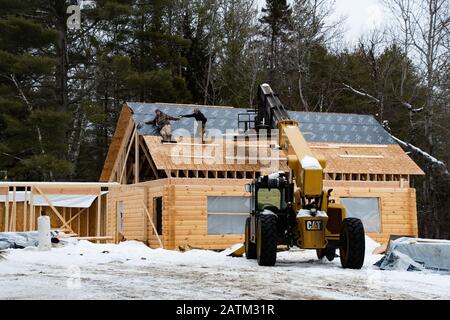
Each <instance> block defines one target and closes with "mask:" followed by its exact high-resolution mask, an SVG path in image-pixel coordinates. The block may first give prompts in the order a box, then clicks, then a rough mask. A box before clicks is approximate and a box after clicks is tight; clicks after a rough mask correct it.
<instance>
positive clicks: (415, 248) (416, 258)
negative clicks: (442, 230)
mask: <svg viewBox="0 0 450 320" xmlns="http://www.w3.org/2000/svg"><path fill="white" fill-rule="evenodd" d="M376 265H377V266H379V267H380V269H382V270H403V271H423V270H430V271H436V272H442V273H450V241H447V240H429V239H415V238H407V237H404V238H399V239H397V240H394V241H391V242H390V244H389V248H388V251H387V252H386V256H385V257H383V259H381V260H380V261H378V262H377V263H376Z"/></svg>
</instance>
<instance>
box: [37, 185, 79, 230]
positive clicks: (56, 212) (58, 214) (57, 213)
mask: <svg viewBox="0 0 450 320" xmlns="http://www.w3.org/2000/svg"><path fill="white" fill-rule="evenodd" d="M34 188H35V189H36V191H37V192H38V193H39V194H40V195H41V196H42V197H43V198H44V200H45V201H46V202H47V203H48V205H49V206H50V208H51V209H52V211H53V212H54V213H55V214H56V216H57V217H58V218H59V220H61V222H62V223H63V225H64V226H66V225H67V223H66V220H64V218H63V217H62V216H61V214H60V213H59V212H58V210H56V208H55V207H54V206H53V204H52V202H51V201H50V200H49V199H48V197H47V196H46V195H45V193H43V192H42V191H41V189H40V188H39V187H37V186H35V187H34ZM67 228H68V229H70V231H72V233H75V232H74V231H73V229H72V228H71V227H70V226H67Z"/></svg>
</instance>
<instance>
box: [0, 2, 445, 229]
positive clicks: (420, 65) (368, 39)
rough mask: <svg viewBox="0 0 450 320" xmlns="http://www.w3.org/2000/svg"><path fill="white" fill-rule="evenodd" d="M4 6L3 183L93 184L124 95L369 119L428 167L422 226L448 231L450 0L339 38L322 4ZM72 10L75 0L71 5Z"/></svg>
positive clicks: (0, 81)
mask: <svg viewBox="0 0 450 320" xmlns="http://www.w3.org/2000/svg"><path fill="white" fill-rule="evenodd" d="M72 2H73V1H61V0H50V1H44V0H19V1H17V0H0V31H1V32H0V178H3V179H8V180H35V181H37V180H45V181H95V180H97V179H98V177H99V174H100V171H101V168H102V166H103V161H104V159H105V157H106V153H107V151H108V146H109V142H110V140H111V137H112V135H113V133H114V130H115V124H116V121H117V118H118V114H119V112H120V109H121V106H122V104H123V102H124V101H141V102H176V103H193V104H214V105H230V106H235V107H244V108H251V107H254V106H255V102H256V101H255V96H256V90H257V87H258V85H259V84H260V83H262V82H268V83H270V84H271V85H272V87H274V89H275V90H276V91H277V92H278V93H279V94H280V97H281V99H282V100H283V102H284V103H285V105H286V106H287V107H288V108H289V109H292V110H298V111H314V112H342V113H359V114H372V115H374V116H375V117H376V118H377V120H378V121H379V122H380V123H381V124H382V125H383V126H384V127H385V128H386V129H387V130H388V131H389V132H390V133H391V134H392V135H393V136H394V137H395V139H397V141H398V142H399V144H400V145H401V146H402V147H403V148H404V149H405V150H406V151H407V152H408V153H409V154H410V156H411V157H412V158H413V159H414V160H415V161H416V162H417V163H418V164H419V165H420V166H421V168H422V169H423V170H424V171H425V172H426V174H427V175H426V176H425V177H418V178H415V179H414V181H413V185H414V187H416V188H417V196H418V206H419V213H420V214H419V221H420V232H421V235H423V236H429V237H447V238H448V237H450V219H449V215H450V209H449V207H450V200H449V198H450V197H449V196H448V195H449V193H450V177H449V172H448V171H449V169H448V168H449V167H448V163H449V161H450V138H449V137H450V126H449V124H450V105H449V101H450V96H449V94H450V67H449V66H450V64H449V59H450V32H449V30H450V4H449V3H448V1H446V0H390V1H388V0H386V1H385V2H384V6H385V8H386V9H387V11H389V12H390V14H391V16H392V23H391V25H390V26H388V27H386V28H383V29H382V30H374V31H371V32H368V33H367V34H365V35H363V36H362V37H361V38H360V39H359V41H358V42H357V43H356V44H347V43H345V41H344V40H343V35H344V33H345V31H344V30H343V24H342V21H340V20H339V19H336V18H335V17H334V15H333V9H334V4H333V1H330V0H293V1H289V2H288V1H285V0H267V1H266V3H265V4H264V5H263V7H262V8H258V3H257V1H255V0H229V1H225V0H151V1H150V0H97V1H82V3H81V5H82V11H81V28H80V29H79V30H72V29H69V28H68V26H67V18H68V14H67V7H68V6H69V5H70V4H73V3H72ZM75 2H76V1H75Z"/></svg>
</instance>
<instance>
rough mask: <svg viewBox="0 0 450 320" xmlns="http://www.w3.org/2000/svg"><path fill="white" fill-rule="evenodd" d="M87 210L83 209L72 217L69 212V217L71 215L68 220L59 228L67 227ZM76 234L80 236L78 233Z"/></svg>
mask: <svg viewBox="0 0 450 320" xmlns="http://www.w3.org/2000/svg"><path fill="white" fill-rule="evenodd" d="M70 209H72V208H70ZM87 209H88V208H84V209H83V210H80V211H78V212H77V213H76V214H75V215H74V216H72V210H71V212H70V215H71V218H70V220H69V221H67V222H66V223H64V224H63V225H62V226H61V228H65V227H67V226H69V225H70V223H71V222H72V221H74V220H75V219H76V218H78V217H79V216H80V215H81V214H82V213H83V212H84V211H86V210H87ZM78 234H80V233H79V232H78Z"/></svg>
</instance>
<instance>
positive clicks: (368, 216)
mask: <svg viewBox="0 0 450 320" xmlns="http://www.w3.org/2000/svg"><path fill="white" fill-rule="evenodd" d="M379 202H380V201H379V199H378V198H341V203H342V204H343V205H344V207H345V209H346V210H347V217H348V218H359V219H361V221H362V223H363V224H364V230H365V231H366V232H374V233H380V232H381V218H380V207H379Z"/></svg>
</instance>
